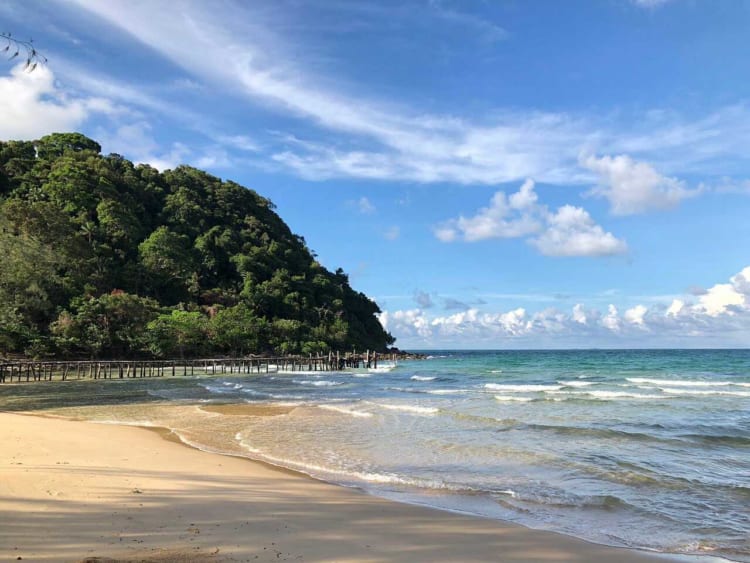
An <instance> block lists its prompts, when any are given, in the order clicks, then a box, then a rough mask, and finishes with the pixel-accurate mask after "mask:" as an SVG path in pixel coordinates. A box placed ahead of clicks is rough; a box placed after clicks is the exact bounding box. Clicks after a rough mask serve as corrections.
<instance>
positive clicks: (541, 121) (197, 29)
mask: <svg viewBox="0 0 750 563" xmlns="http://www.w3.org/2000/svg"><path fill="white" fill-rule="evenodd" d="M77 4H78V5H79V6H81V7H82V8H84V9H86V10H88V11H90V12H92V13H95V14H97V15H98V16H100V17H102V18H104V19H105V20H107V21H108V22H109V23H111V24H112V25H115V26H118V27H120V28H121V29H123V30H124V31H126V32H128V33H130V34H131V35H132V36H133V37H135V38H136V39H138V40H139V41H141V42H142V43H144V44H145V45H148V46H149V47H151V48H153V49H155V50H156V51H157V52H159V53H160V54H162V55H163V56H165V57H167V58H169V59H170V60H172V61H174V62H175V63H176V64H177V65H179V66H181V67H182V68H184V69H185V70H186V71H187V72H188V73H190V74H191V75H193V76H195V77H198V78H199V79H200V81H201V83H205V84H206V86H207V88H211V87H220V88H221V90H222V92H225V95H228V96H236V97H242V96H244V97H245V98H247V99H249V100H250V101H251V102H252V103H256V104H261V105H263V106H265V107H266V108H267V109H271V110H272V111H277V112H279V113H282V114H284V115H285V116H287V117H292V118H297V119H301V120H305V121H307V122H308V123H312V124H313V125H314V127H313V128H312V129H311V128H308V129H307V131H308V133H307V134H308V142H306V143H305V144H298V145H294V146H291V147H278V146H277V147H275V148H273V147H267V149H268V150H267V153H266V156H268V157H270V158H271V159H273V161H274V162H275V163H276V164H277V165H279V166H282V167H284V168H287V169H290V170H292V171H293V172H295V173H296V174H298V175H300V176H302V177H304V178H308V179H316V180H320V179H327V178H338V177H355V178H370V179H379V180H385V181H389V180H400V181H402V180H409V181H416V182H424V183H429V182H446V181H447V182H456V183H460V184H487V185H496V184H500V183H505V182H510V181H517V180H520V179H523V178H527V177H534V178H536V179H537V180H539V181H544V182H550V183H564V184H576V185H582V184H585V183H588V182H590V181H591V179H592V174H591V172H590V171H589V170H587V169H585V168H582V167H581V166H580V164H579V162H578V155H579V154H580V153H581V151H583V150H587V151H589V152H591V151H595V150H599V151H605V152H608V153H615V152H616V153H619V152H623V151H624V152H628V153H629V154H636V155H639V156H640V155H641V154H643V153H644V152H645V153H650V154H651V155H653V157H654V158H652V159H651V161H652V162H654V163H655V164H656V165H659V167H660V169H662V170H667V171H669V170H670V169H672V168H675V167H679V168H680V169H686V168H691V167H692V169H693V170H694V169H695V168H696V167H704V169H705V167H706V166H710V164H711V162H712V159H713V162H714V163H715V162H717V161H718V159H719V158H721V163H722V167H723V169H724V171H725V173H730V172H729V171H728V169H730V168H731V166H732V165H733V164H736V163H746V162H747V154H746V152H745V151H743V150H742V149H741V146H744V145H743V143H742V142H740V141H741V140H743V139H746V138H747V134H748V131H750V111H748V110H747V108H745V107H744V106H733V107H730V108H724V109H722V110H719V111H717V112H714V113H713V114H709V115H708V116H706V117H705V118H702V119H699V120H697V121H690V122H686V121H685V120H684V119H682V118H680V116H677V115H672V114H669V113H668V112H661V113H654V115H657V117H652V116H651V115H650V114H649V115H646V116H644V115H634V116H628V117H626V118H625V119H617V120H616V119H613V118H612V117H611V116H606V115H604V116H574V115H569V114H566V113H560V112H557V113H555V112H534V111H503V110H502V109H498V110H496V111H494V112H485V114H484V115H483V116H482V118H481V121H479V120H478V119H475V118H472V117H471V116H455V115H450V114H425V113H423V112H421V111H420V110H418V109H411V108H409V107H407V106H405V105H404V104H403V103H401V102H400V101H390V100H383V99H378V98H377V97H374V96H373V95H372V94H370V93H368V92H365V91H364V88H367V87H368V85H365V86H364V87H362V86H357V85H353V84H346V83H343V82H342V80H341V79H340V78H332V77H330V76H327V75H326V73H325V72H321V71H320V70H319V69H320V67H321V65H319V64H318V65H316V64H315V63H316V62H317V61H315V60H313V57H312V56H310V57H308V58H305V57H302V59H300V56H299V53H304V52H306V51H308V52H313V51H314V49H310V48H307V47H310V46H309V45H297V44H293V43H290V41H293V40H292V39H290V38H292V37H296V36H295V35H294V34H291V33H284V34H281V33H280V34H279V35H274V33H273V32H272V31H271V30H273V29H282V30H283V29H285V28H284V25H283V22H280V21H277V20H276V19H274V17H275V13H274V10H273V9H270V8H268V9H263V8H261V7H259V6H260V5H255V4H250V3H236V4H227V5H225V6H223V8H222V10H214V9H212V8H211V7H210V6H208V5H207V4H205V3H201V2H196V1H189V0H188V1H185V2H183V3H181V4H180V9H179V10H175V9H174V6H173V3H171V2H166V1H158V0H155V1H153V2H148V3H146V2H140V3H136V2H126V1H124V0H121V1H117V0H112V1H109V2H98V1H96V0H77ZM434 7H437V10H436V14H435V15H436V16H437V17H442V18H443V19H446V18H448V19H450V20H451V21H452V22H453V23H460V24H461V25H465V26H468V27H473V28H475V29H477V31H478V30H479V27H482V28H484V30H485V31H489V32H492V33H495V34H498V33H499V32H501V31H502V30H500V28H497V26H494V27H493V25H494V24H492V23H491V22H485V21H482V20H478V19H477V18H474V17H473V16H470V15H468V14H464V13H460V12H457V11H456V10H449V9H447V8H445V7H444V6H442V5H441V4H440V3H437V4H434ZM341 9H344V8H341ZM441 10H442V11H441ZM441 13H442V14H443V16H440V14H441ZM487 24H489V26H488V25H487ZM216 45H221V46H222V48H221V54H222V56H221V57H217V50H216ZM311 69H312V70H311ZM316 70H317V72H316ZM626 120H627V121H626ZM332 133H333V134H332ZM342 133H343V134H345V135H346V136H347V137H346V139H345V141H346V142H342ZM310 139H314V142H310ZM662 164H664V166H662ZM744 169H746V167H745V168H743V170H744ZM673 197H674V194H673V193H672V191H670V190H667V195H666V201H667V202H669V201H671V198H673Z"/></svg>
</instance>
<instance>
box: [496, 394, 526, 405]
mask: <svg viewBox="0 0 750 563" xmlns="http://www.w3.org/2000/svg"><path fill="white" fill-rule="evenodd" d="M495 400H496V401H500V402H503V403H511V402H518V403H528V402H529V401H533V400H534V399H532V398H531V397H518V396H513V395H495Z"/></svg>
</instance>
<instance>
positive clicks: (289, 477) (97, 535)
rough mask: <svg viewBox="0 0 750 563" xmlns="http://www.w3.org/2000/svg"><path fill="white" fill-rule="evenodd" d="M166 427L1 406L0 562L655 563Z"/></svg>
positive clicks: (643, 556) (629, 552) (631, 553)
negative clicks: (206, 447) (398, 495)
mask: <svg viewBox="0 0 750 563" xmlns="http://www.w3.org/2000/svg"><path fill="white" fill-rule="evenodd" d="M274 414H275V413H274ZM164 434H165V433H164V432H162V433H161V434H160V433H156V432H152V431H149V430H147V429H144V428H136V427H127V426H118V425H107V424H94V423H88V422H80V421H69V420H62V419H54V418H42V417H39V416H28V415H21V414H5V413H0V561H14V560H23V561H154V562H157V561H158V562H168V561H174V562H177V561H198V562H200V561H221V562H224V561H359V562H375V561H425V562H426V561H466V562H469V561H509V562H510V561H535V562H560V561H590V562H595V561H596V562H598V561H607V562H608V563H619V562H630V561H633V562H636V561H664V560H665V557H664V556H658V555H655V554H654V555H652V554H649V553H643V552H638V551H634V550H627V549H619V548H611V547H605V546H599V545H594V544H590V543H587V542H585V541H582V540H577V539H575V538H571V537H567V536H563V535H559V534H556V533H552V532H544V531H536V530H530V529H527V528H523V527H520V526H516V525H513V524H508V523H503V522H498V521H495V520H487V519H482V518H476V517H471V516H464V515H460V514H453V513H448V512H443V511H439V510H434V509H430V508H424V507H420V506H413V505H407V504H401V503H396V502H392V501H388V500H384V499H380V498H376V497H372V496H369V495H367V494H364V493H362V492H360V491H357V490H354V489H347V488H345V487H339V486H335V485H330V484H327V483H323V482H319V481H316V480H313V479H310V478H308V477H305V476H302V475H299V474H296V473H294V472H291V471H282V470H279V469H277V468H274V467H271V466H268V465H265V464H263V463H258V462H254V461H250V460H246V459H243V458H236V457H230V456H222V455H218V454H211V453H206V452H202V451H199V450H195V449H193V448H190V447H187V446H185V445H183V444H181V443H177V441H176V440H174V439H172V440H165V439H164V436H163V435H164ZM167 434H168V433H167ZM667 559H672V558H667Z"/></svg>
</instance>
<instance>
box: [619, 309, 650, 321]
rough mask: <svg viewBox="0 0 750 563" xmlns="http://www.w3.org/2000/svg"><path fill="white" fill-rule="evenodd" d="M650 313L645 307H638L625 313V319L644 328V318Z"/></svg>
mask: <svg viewBox="0 0 750 563" xmlns="http://www.w3.org/2000/svg"><path fill="white" fill-rule="evenodd" d="M647 312H648V309H647V308H646V307H645V306H643V305H636V306H635V307H633V308H631V309H628V310H627V311H625V314H624V315H623V318H624V319H625V320H626V321H627V322H629V323H631V324H634V325H639V326H644V321H643V317H644V316H645V314H646V313H647Z"/></svg>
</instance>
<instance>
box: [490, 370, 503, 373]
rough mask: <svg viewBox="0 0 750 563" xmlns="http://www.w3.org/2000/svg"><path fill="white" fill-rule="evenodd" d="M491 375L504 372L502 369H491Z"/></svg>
mask: <svg viewBox="0 0 750 563" xmlns="http://www.w3.org/2000/svg"><path fill="white" fill-rule="evenodd" d="M490 373H503V370H501V369H491V370H490Z"/></svg>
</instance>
